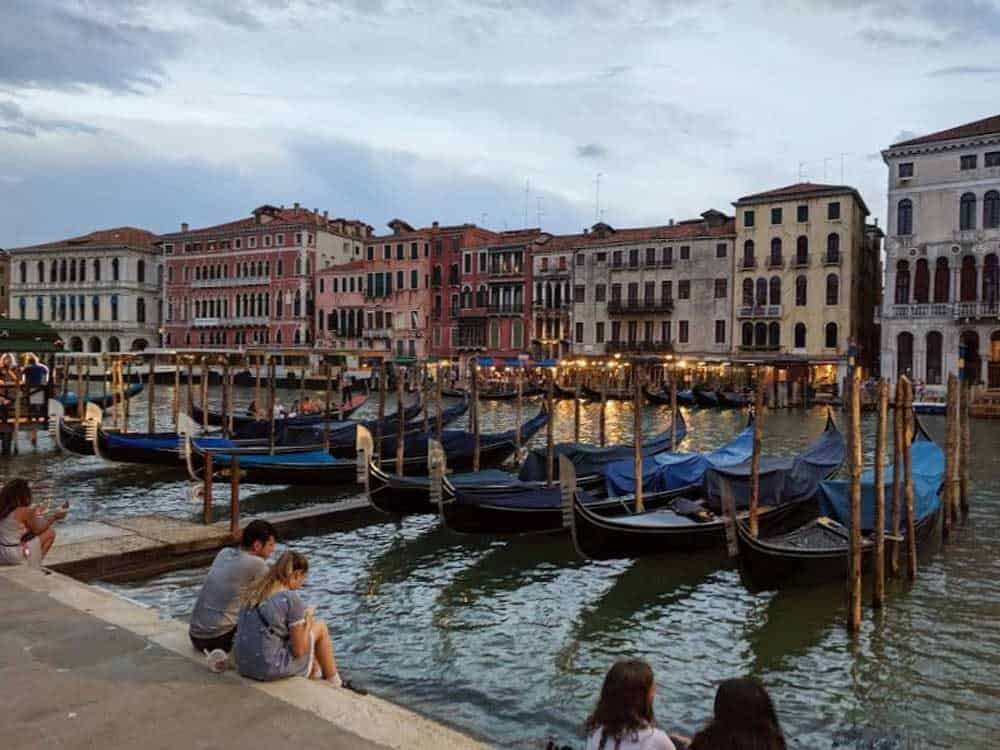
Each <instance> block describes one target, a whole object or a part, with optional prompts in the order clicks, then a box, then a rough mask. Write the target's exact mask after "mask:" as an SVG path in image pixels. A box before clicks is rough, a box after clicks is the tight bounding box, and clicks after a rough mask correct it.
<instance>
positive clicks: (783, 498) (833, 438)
mask: <svg viewBox="0 0 1000 750" xmlns="http://www.w3.org/2000/svg"><path fill="white" fill-rule="evenodd" d="M846 452H847V450H846V446H845V444H844V436H843V435H842V434H841V433H840V431H839V430H838V429H837V426H836V425H835V424H834V422H833V419H832V418H828V419H827V425H826V429H825V430H823V434H822V435H820V436H819V437H818V438H817V439H816V440H815V441H814V442H813V443H812V444H810V445H809V446H808V447H807V448H806V449H805V450H804V451H803V452H802V453H800V454H799V455H798V456H761V459H760V502H761V504H762V505H780V504H782V503H789V502H795V501H797V500H804V499H806V498H809V497H812V496H813V495H815V494H816V491H817V490H818V489H819V485H820V482H821V481H823V480H824V479H826V478H827V477H828V476H830V474H832V473H833V472H834V471H836V470H837V469H838V468H840V466H841V464H843V463H844V456H845V455H846ZM750 474H751V462H750V460H749V459H748V460H745V461H743V462H741V463H738V464H732V465H730V466H713V467H711V468H710V469H709V470H708V472H707V473H706V474H705V496H706V499H707V501H708V506H709V508H711V509H712V510H713V511H715V512H716V513H719V512H721V511H722V490H723V486H724V485H725V484H727V483H728V485H729V487H730V489H731V491H732V493H733V499H734V500H735V502H736V508H737V510H739V509H744V508H747V507H749V505H750Z"/></svg>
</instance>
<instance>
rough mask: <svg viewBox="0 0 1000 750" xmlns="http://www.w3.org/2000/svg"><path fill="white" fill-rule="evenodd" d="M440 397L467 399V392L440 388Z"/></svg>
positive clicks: (460, 389)
mask: <svg viewBox="0 0 1000 750" xmlns="http://www.w3.org/2000/svg"><path fill="white" fill-rule="evenodd" d="M441 395H442V396H444V397H445V398H468V397H469V392H468V391H466V390H464V389H462V388H442V389H441Z"/></svg>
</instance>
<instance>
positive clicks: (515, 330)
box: [510, 320, 524, 349]
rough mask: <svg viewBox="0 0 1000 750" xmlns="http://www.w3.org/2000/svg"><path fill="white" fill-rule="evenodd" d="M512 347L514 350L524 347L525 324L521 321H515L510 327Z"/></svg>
mask: <svg viewBox="0 0 1000 750" xmlns="http://www.w3.org/2000/svg"><path fill="white" fill-rule="evenodd" d="M510 346H511V348H512V349H520V348H521V347H522V346H524V323H522V322H521V321H520V320H515V321H514V322H513V323H511V325H510Z"/></svg>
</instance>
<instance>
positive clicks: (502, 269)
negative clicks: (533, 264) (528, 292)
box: [490, 265, 524, 279]
mask: <svg viewBox="0 0 1000 750" xmlns="http://www.w3.org/2000/svg"><path fill="white" fill-rule="evenodd" d="M490 276H494V277H496V278H504V279H509V278H511V277H514V276H524V268H523V267H522V266H509V265H503V266H500V265H493V266H490Z"/></svg>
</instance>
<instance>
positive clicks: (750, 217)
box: [743, 211, 754, 227]
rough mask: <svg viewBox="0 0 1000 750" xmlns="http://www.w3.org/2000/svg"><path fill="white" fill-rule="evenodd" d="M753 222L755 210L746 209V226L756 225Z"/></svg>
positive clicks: (744, 224)
mask: <svg viewBox="0 0 1000 750" xmlns="http://www.w3.org/2000/svg"><path fill="white" fill-rule="evenodd" d="M753 222H754V216H753V211H744V212H743V226H745V227H752V226H753V225H754V223H753Z"/></svg>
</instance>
